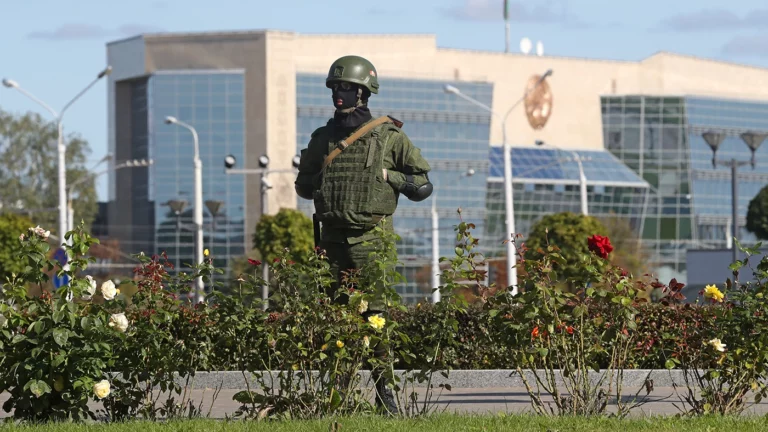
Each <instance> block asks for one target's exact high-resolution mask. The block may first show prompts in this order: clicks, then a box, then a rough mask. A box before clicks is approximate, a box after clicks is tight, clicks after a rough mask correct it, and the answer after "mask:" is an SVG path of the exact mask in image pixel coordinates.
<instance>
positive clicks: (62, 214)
mask: <svg viewBox="0 0 768 432" xmlns="http://www.w3.org/2000/svg"><path fill="white" fill-rule="evenodd" d="M110 73H112V67H111V66H107V67H106V68H105V69H104V70H102V71H101V72H99V74H98V75H97V76H96V79H94V80H93V81H92V82H91V83H90V84H88V86H87V87H85V89H83V90H82V91H81V92H80V93H78V94H77V95H76V96H75V97H74V98H72V100H70V101H69V102H68V103H67V104H66V105H64V108H62V109H61V112H59V113H57V112H56V111H55V110H54V109H53V108H51V107H50V106H49V105H48V104H46V103H45V102H43V101H41V100H40V99H38V98H37V97H35V96H34V95H33V94H31V93H29V92H28V91H26V90H24V89H23V88H21V86H20V85H19V83H17V82H16V81H13V80H11V79H7V78H6V79H3V81H2V82H3V85H4V86H5V87H7V88H9V89H16V90H18V91H19V93H21V94H23V95H24V96H26V97H28V98H29V99H31V100H32V101H34V102H35V103H37V104H38V105H40V106H42V107H43V108H44V109H45V110H46V111H48V112H49V113H51V115H52V116H53V118H54V120H55V121H56V141H57V152H58V158H59V160H58V171H59V172H58V189H59V238H60V240H61V242H62V243H64V242H66V240H65V239H64V235H65V234H66V233H67V213H68V212H67V165H66V163H67V161H66V150H67V148H66V146H65V144H64V133H63V129H64V124H63V119H64V113H65V112H66V111H67V109H68V108H69V107H70V106H72V104H74V103H75V101H77V100H78V99H80V97H81V96H82V95H84V94H85V93H86V92H87V91H88V90H90V88H91V87H93V86H94V85H95V84H96V83H97V82H98V81H99V80H100V79H102V78H104V77H105V76H107V75H109V74H110Z"/></svg>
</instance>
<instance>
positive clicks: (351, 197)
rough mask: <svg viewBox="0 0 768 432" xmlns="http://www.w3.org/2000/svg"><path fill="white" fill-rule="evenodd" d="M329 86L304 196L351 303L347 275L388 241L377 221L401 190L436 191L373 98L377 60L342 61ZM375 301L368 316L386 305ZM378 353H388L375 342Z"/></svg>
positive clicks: (383, 221) (387, 224) (382, 221)
mask: <svg viewBox="0 0 768 432" xmlns="http://www.w3.org/2000/svg"><path fill="white" fill-rule="evenodd" d="M325 83H326V87H328V88H330V89H332V100H333V102H334V106H335V107H336V114H335V115H334V118H333V119H331V120H329V121H328V124H326V125H325V126H323V127H320V128H318V129H317V130H315V131H314V132H313V133H312V137H311V139H310V141H309V145H308V146H307V148H306V149H305V150H302V152H301V162H300V164H299V174H298V177H297V178H296V183H295V187H296V193H297V194H298V195H299V196H300V197H302V198H304V199H311V200H313V201H314V203H315V217H316V218H317V220H318V221H319V222H320V223H321V224H322V230H321V232H320V240H319V243H320V244H319V246H320V248H322V249H324V250H325V251H326V254H327V256H328V260H329V262H330V264H331V271H332V272H333V274H334V276H335V278H336V283H335V284H333V286H332V287H331V288H330V291H329V292H328V295H329V296H330V297H331V298H332V299H336V300H337V301H341V302H345V301H346V299H347V296H346V295H344V294H341V293H337V292H336V291H337V290H338V288H339V287H340V286H341V285H342V280H343V277H344V272H345V271H348V270H352V269H359V268H361V267H363V266H364V265H365V263H366V262H367V261H368V260H369V256H370V254H371V252H374V251H376V250H377V249H379V248H380V247H381V246H382V245H381V244H380V241H381V239H380V238H379V237H378V235H377V234H376V233H375V232H374V228H375V227H377V226H380V227H382V228H383V229H386V230H392V229H393V226H392V218H391V216H392V214H393V213H394V212H395V210H396V209H397V203H398V200H399V198H400V195H404V196H405V197H406V198H408V199H410V200H412V201H423V200H425V199H426V198H427V197H429V195H430V194H431V193H432V183H430V181H429V177H428V172H429V171H430V167H429V164H428V163H427V161H426V160H424V158H423V157H422V156H421V151H420V150H419V149H418V148H417V147H416V146H414V145H413V143H412V142H411V140H410V139H408V136H406V134H405V133H404V132H403V131H402V130H401V129H400V126H402V123H400V122H399V121H397V120H395V119H393V118H391V117H381V118H378V119H374V118H373V117H372V116H371V114H370V111H369V110H368V106H367V102H368V98H369V97H370V96H371V94H377V93H378V92H379V82H378V74H377V72H376V69H375V68H374V66H373V64H371V62H369V61H368V60H366V59H364V58H362V57H358V56H345V57H342V58H340V59H338V60H336V61H335V62H334V63H333V64H332V65H331V68H330V70H329V71H328V77H327V78H326V81H325ZM384 309H385V308H384V305H381V304H377V302H372V303H371V304H370V310H369V311H368V312H366V314H364V316H367V315H370V314H376V313H379V312H382V311H383V310H384ZM374 354H375V355H376V356H377V357H382V356H384V355H385V352H384V349H383V348H382V347H379V346H377V347H374ZM372 373H373V377H374V379H375V381H376V404H377V405H378V406H380V407H382V406H383V407H384V408H385V409H386V410H387V411H388V412H390V413H395V412H397V411H398V409H397V403H396V401H395V398H394V396H393V394H392V391H391V390H390V389H389V388H387V386H386V380H385V379H383V375H382V371H381V370H378V369H374V370H373V371H372Z"/></svg>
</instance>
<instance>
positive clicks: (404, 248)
mask: <svg viewBox="0 0 768 432" xmlns="http://www.w3.org/2000/svg"><path fill="white" fill-rule="evenodd" d="M380 83H381V90H380V93H379V94H377V95H372V96H371V101H370V106H371V112H372V114H373V115H374V117H378V116H381V115H387V114H388V115H391V116H393V117H395V118H397V119H399V120H401V121H403V122H404V123H405V124H404V126H403V131H404V132H405V133H406V134H407V135H408V137H409V138H410V139H411V141H412V142H413V143H414V145H416V146H417V147H419V148H420V149H421V152H422V155H423V156H424V157H425V158H426V159H427V161H428V162H429V164H430V166H431V167H432V172H430V174H429V178H430V180H431V181H432V183H433V184H434V185H435V191H436V193H435V194H434V195H433V199H436V206H437V212H438V215H439V218H440V222H439V224H440V227H439V229H440V231H439V232H440V255H441V256H450V255H451V254H452V253H453V248H454V246H455V245H454V242H455V234H454V231H453V227H454V225H456V224H457V223H458V220H459V219H458V215H457V212H456V210H457V209H458V208H459V207H461V209H462V217H463V219H464V220H467V221H472V222H474V223H475V224H476V225H477V233H478V236H480V234H481V233H482V232H483V231H482V230H483V221H484V220H485V212H486V206H485V196H486V182H487V173H488V142H489V132H490V114H489V113H488V112H487V111H485V110H483V109H482V108H479V107H477V106H475V105H472V104H471V103H469V102H466V101H464V100H463V99H460V98H457V97H456V96H455V95H451V94H446V93H445V92H444V90H443V86H444V85H445V84H450V85H453V86H455V87H456V88H458V89H460V90H461V92H462V93H464V94H466V95H468V96H470V97H472V98H474V99H476V100H478V101H480V102H482V103H484V104H486V105H489V106H492V103H493V101H492V93H493V86H492V85H491V84H488V83H467V82H442V81H432V80H410V79H382V80H381V81H380ZM296 97H297V133H296V139H297V143H296V150H297V153H299V152H300V151H301V150H302V149H304V148H306V146H307V144H308V143H309V139H310V134H311V133H312V132H313V131H314V130H315V129H317V128H318V127H320V126H323V125H325V124H326V123H327V122H328V120H329V119H330V118H332V117H333V113H334V108H333V105H332V101H331V93H330V90H329V89H327V88H326V87H325V75H316V74H298V75H297V78H296ZM469 170H474V171H473V172H474V174H473V175H467V174H468V173H469V172H472V171H469ZM298 206H299V209H300V210H302V211H304V212H305V213H306V214H307V215H311V214H312V213H313V211H314V205H313V204H312V202H311V201H307V200H299V202H298ZM394 221H395V229H396V231H397V233H398V234H399V235H400V237H401V238H402V241H401V242H400V244H399V245H398V254H399V258H400V260H401V261H402V262H403V263H404V267H403V268H401V269H399V271H400V272H401V274H403V276H404V277H405V278H406V280H407V283H406V284H405V285H404V286H401V287H399V291H400V293H401V295H403V297H404V299H405V300H409V301H415V300H417V299H422V298H423V297H425V296H429V295H430V292H431V288H432V287H431V286H430V282H431V273H430V268H429V266H430V259H431V254H432V231H431V202H430V201H429V200H427V201H423V202H419V203H415V202H411V201H409V200H408V199H406V198H404V197H401V200H400V202H399V205H398V210H397V212H396V213H395V217H394Z"/></svg>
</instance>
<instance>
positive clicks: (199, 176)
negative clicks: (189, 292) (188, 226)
mask: <svg viewBox="0 0 768 432" xmlns="http://www.w3.org/2000/svg"><path fill="white" fill-rule="evenodd" d="M165 123H166V124H169V125H177V126H181V127H183V128H184V129H187V130H188V131H190V132H191V133H192V139H193V141H194V145H195V156H194V159H193V162H194V165H195V209H194V213H193V223H194V225H195V263H196V264H200V263H202V262H203V162H202V161H201V160H200V143H199V140H198V138H197V130H195V128H193V127H192V126H190V125H188V124H186V123H184V122H182V121H180V120H178V119H177V118H176V117H171V116H168V117H166V118H165ZM196 282H197V284H196V285H197V295H198V297H197V301H198V302H202V301H203V299H204V291H203V277H202V276H198V277H197V279H196Z"/></svg>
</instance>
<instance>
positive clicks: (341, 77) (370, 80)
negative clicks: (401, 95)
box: [325, 56, 379, 94]
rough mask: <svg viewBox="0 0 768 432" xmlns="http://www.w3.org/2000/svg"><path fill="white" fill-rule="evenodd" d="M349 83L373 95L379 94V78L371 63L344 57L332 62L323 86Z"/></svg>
mask: <svg viewBox="0 0 768 432" xmlns="http://www.w3.org/2000/svg"><path fill="white" fill-rule="evenodd" d="M340 82H349V83H354V84H359V85H361V86H363V87H365V88H367V89H368V91H370V92H371V93H373V94H377V93H378V92H379V78H378V74H377V73H376V68H375V67H373V63H371V62H369V61H368V60H366V59H364V58H362V57H359V56H344V57H341V58H339V59H338V60H336V61H335V62H333V64H332V65H331V69H330V70H329V71H328V78H326V79H325V86H326V87H328V88H332V87H333V85H334V84H337V83H340Z"/></svg>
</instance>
